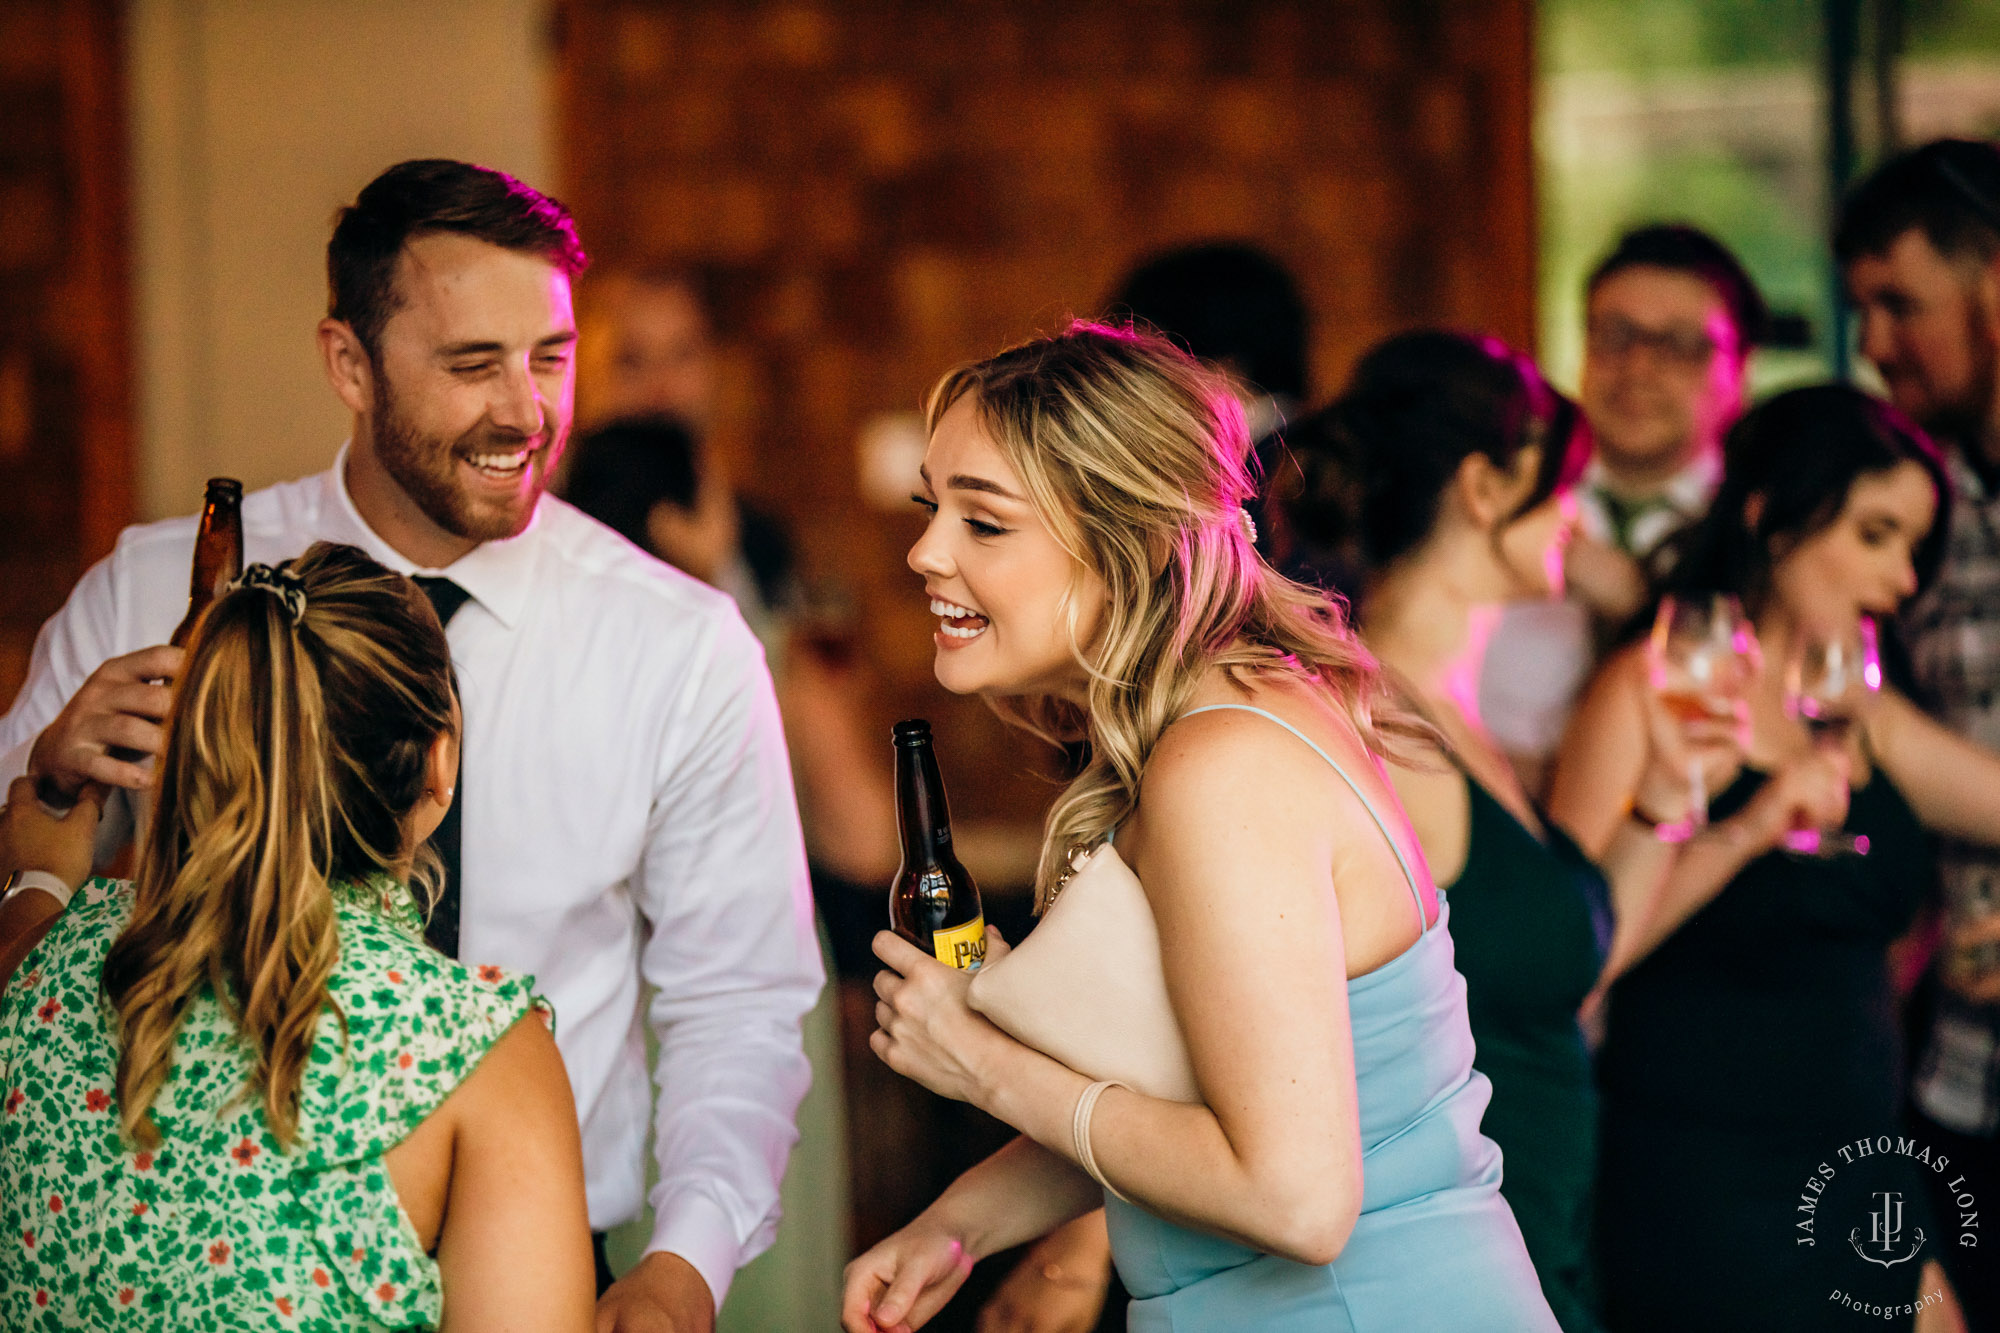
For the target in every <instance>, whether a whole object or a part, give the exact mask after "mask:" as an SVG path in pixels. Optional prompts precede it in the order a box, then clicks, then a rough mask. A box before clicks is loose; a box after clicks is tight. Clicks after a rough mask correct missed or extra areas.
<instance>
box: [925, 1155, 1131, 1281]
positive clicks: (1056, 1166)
mask: <svg viewBox="0 0 2000 1333" xmlns="http://www.w3.org/2000/svg"><path fill="white" fill-rule="evenodd" d="M1103 1202H1104V1194H1103V1191H1101V1190H1100V1189H1098V1187H1097V1184H1096V1182H1095V1181H1093V1180H1091V1178H1090V1177H1089V1176H1086V1175H1085V1174H1084V1173H1083V1172H1082V1171H1081V1170H1079V1169H1078V1168H1077V1167H1076V1166H1075V1165H1074V1164H1072V1163H1071V1162H1070V1160H1069V1159H1068V1158H1067V1157H1062V1156H1059V1155H1057V1154H1056V1153H1053V1152H1050V1151H1049V1150H1048V1149H1047V1148H1044V1147H1043V1146H1042V1145H1041V1144H1039V1143H1036V1142H1035V1141H1034V1140H1033V1139H1030V1138H1027V1137H1026V1136H1023V1137H1021V1138H1018V1139H1015V1140H1014V1141H1013V1142H1012V1143H1009V1144H1008V1145H1007V1146H1006V1147H1004V1148H1002V1149H1001V1150H1000V1151H999V1152H997V1153H994V1154H993V1155H992V1156H991V1157H989V1158H987V1159H986V1160H985V1161H983V1162H981V1163H980V1164H979V1165H977V1166H975V1167H973V1168H972V1169H971V1170H970V1171H967V1172H966V1173H965V1174H964V1175H962V1176H960V1177H959V1178H958V1179H957V1180H955V1181H953V1182H952V1184H951V1187H950V1188H949V1189H947V1190H946V1191H945V1192H944V1193H943V1194H942V1195H940V1196H939V1197H938V1200H937V1202H935V1203H933V1204H932V1205H931V1206H930V1207H929V1208H926V1209H925V1210H924V1213H925V1215H926V1216H927V1217H928V1219H929V1220H931V1221H933V1222H935V1223H937V1224H938V1225H939V1226H941V1227H942V1228H943V1229H944V1230H945V1231H946V1232H948V1233H949V1234H951V1235H954V1236H957V1237H958V1239H959V1241H960V1243H962V1244H963V1245H964V1246H965V1252H966V1254H967V1255H968V1256H969V1257H971V1258H972V1259H974V1260H979V1259H984V1258H986V1257H988V1256H989V1255H994V1254H998V1253H999V1252H1000V1251H1002V1250H1010V1249H1012V1248H1014V1247H1015V1246H1016V1245H1024V1244H1026V1243H1027V1242H1028V1241H1031V1240H1035V1239H1037V1238H1039V1237H1041V1236H1045V1235H1047V1234H1048V1233H1049V1232H1051V1231H1054V1230H1055V1229H1056V1228H1057V1227H1060V1226H1062V1225H1063V1224H1064V1223H1065V1222H1068V1221H1070V1220H1072V1219H1074V1218H1077V1217H1081V1216H1082V1215H1083V1214H1085V1213H1087V1212H1090V1211H1091V1210H1092V1209H1095V1208H1098V1207H1100V1206H1102V1204H1103Z"/></svg>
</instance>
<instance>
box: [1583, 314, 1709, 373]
mask: <svg viewBox="0 0 2000 1333" xmlns="http://www.w3.org/2000/svg"><path fill="white" fill-rule="evenodd" d="M1584 344H1585V347H1586V348H1587V349H1588V351H1589V352H1590V354H1591V355H1593V356H1604V357H1611V358H1614V359H1616V358H1620V357H1625V356H1629V355H1631V354H1632V353H1633V352H1634V351H1635V350H1637V349H1638V348H1641V347H1644V348H1647V349H1648V350H1650V351H1651V352H1652V353H1653V354H1654V355H1656V356H1658V357H1660V358H1661V359H1662V360H1664V361H1668V362H1671V363H1672V364H1674V365H1677V366H1685V367H1687V368H1688V369H1691V370H1698V369H1700V368H1702V367H1703V366H1706V365H1707V364H1708V361H1709V358H1710V357H1712V356H1714V355H1715V352H1716V346H1717V344H1716V341H1715V339H1714V338H1712V337H1710V336H1709V335H1708V333H1707V332H1705V331H1704V330H1701V329H1692V328H1685V327H1684V328H1678V329H1648V328H1643V327H1641V326H1640V325H1637V324H1634V323H1633V322H1632V321H1631V320H1629V319H1621V318H1619V317H1618V316H1615V315H1602V316H1599V317H1597V318H1595V319H1592V320H1591V321H1590V323H1589V324H1588V325H1587V326H1586V327H1585V329H1584Z"/></svg>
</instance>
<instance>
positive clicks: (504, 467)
mask: <svg viewBox="0 0 2000 1333" xmlns="http://www.w3.org/2000/svg"><path fill="white" fill-rule="evenodd" d="M532 452H534V451H533V450H530V449H516V450H514V451H513V452H511V453H504V454H470V455H468V456H467V457H466V461H467V462H468V463H470V464H472V466H474V467H476V468H478V469H479V470H480V471H481V472H491V473H494V474H495V475H497V476H506V475H508V474H509V473H514V472H519V471H520V470H521V469H522V468H523V467H525V466H527V462H528V455H529V454H530V453H532Z"/></svg>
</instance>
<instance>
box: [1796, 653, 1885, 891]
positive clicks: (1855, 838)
mask: <svg viewBox="0 0 2000 1333" xmlns="http://www.w3.org/2000/svg"><path fill="white" fill-rule="evenodd" d="M1881 688H1882V650H1881V644H1880V641H1879V638H1878V636H1877V633H1876V629H1875V621H1874V620H1873V619H1872V618H1870V617H1868V616H1862V617H1860V618H1859V619H1858V620H1856V621H1855V622H1854V624H1852V625H1851V626H1848V627H1847V628H1846V629H1844V630H1839V631H1835V632H1833V633H1830V634H1828V633H1810V632H1809V633H1807V634H1806V635H1805V636H1804V637H1803V638H1801V639H1800V641H1799V644H1798V646H1797V648H1796V649H1795V650H1794V651H1793V652H1792V654H1791V657H1790V659H1789V660H1788V661H1787V662H1786V663H1785V712H1786V714H1787V715H1788V716H1790V717H1793V718H1796V719H1797V720H1798V721H1799V722H1800V723H1801V724H1802V725H1803V726H1804V727H1805V729H1806V731H1807V733H1808V734H1809V735H1811V737H1812V741H1813V745H1814V746H1816V747H1817V748H1818V749H1819V750H1820V751H1821V752H1823V753H1825V754H1827V755H1828V756H1830V757H1833V758H1835V759H1837V760H1838V761H1839V762H1840V763H1842V764H1843V765H1844V764H1845V763H1846V761H1847V736H1848V733H1849V732H1850V731H1852V730H1853V728H1854V719H1855V714H1856V713H1857V712H1859V710H1860V708H1861V707H1862V705H1863V704H1865V703H1866V702H1867V700H1868V697H1869V696H1870V695H1872V694H1875V693H1876V692H1878V691H1879V690H1881ZM1785 850H1786V851H1789V852H1793V853H1796V854H1797V855H1800V856H1865V855H1867V854H1868V836H1867V835H1866V834H1858V835H1857V834H1849V833H1844V832H1842V831H1840V830H1839V829H1793V830H1792V831H1791V832H1790V833H1788V834H1786V835H1785Z"/></svg>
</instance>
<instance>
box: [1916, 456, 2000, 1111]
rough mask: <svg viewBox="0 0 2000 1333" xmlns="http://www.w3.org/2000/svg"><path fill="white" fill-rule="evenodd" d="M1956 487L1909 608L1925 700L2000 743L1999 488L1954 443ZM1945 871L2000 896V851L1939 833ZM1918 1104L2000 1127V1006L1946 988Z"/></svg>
mask: <svg viewBox="0 0 2000 1333" xmlns="http://www.w3.org/2000/svg"><path fill="white" fill-rule="evenodd" d="M1946 456H1947V465H1948V466H1949V468H1950V470H1951V479H1952V484H1953V486H1954V488H1955V489H1956V490H1957V492H1958V494H1957V496H1956V498H1955V499H1954V500H1953V501H1952V503H1951V520H1950V521H1951V528H1950V541H1949V545H1948V546H1947V548H1946V551H1945V559H1944V568H1943V570H1942V571H1941V572H1940V573H1939V575H1938V580H1937V582H1936V584H1935V585H1933V586H1932V587H1931V588H1930V590H1929V591H1927V592H1926V593H1925V594H1924V595H1923V597H1921V598H1920V599H1918V600H1917V601H1916V602H1915V603H1914V604H1912V605H1911V606H1910V608H1909V609H1908V610H1907V611H1906V612H1905V614H1904V616H1903V620H1902V629H1903V634H1904V638H1905V641H1906V642H1907V643H1908V645H1909V650H1910V659H1911V665H1912V667H1913V668H1914V670H1915V674H1916V679H1917V684H1918V687H1919V690H1920V692H1921V694H1922V696H1923V697H1922V702H1923V704H1924V705H1925V706H1926V707H1927V708H1928V709H1929V710H1930V712H1931V714H1932V715H1933V716H1935V717H1936V718H1937V719H1938V720H1939V721H1941V722H1943V723H1944V724H1945V725H1946V726H1948V727H1950V728H1952V729H1953V730H1955V731H1957V732H1958V733H1959V734H1961V735H1963V736H1966V737H1968V738H1969V739H1971V740H1975V741H1977V742H1979V743H1980V744H1981V745H1984V746H1986V747H1987V748H1989V749H1993V750H2000V496H1993V495H1989V494H1988V493H1987V490H1986V487H1985V485H1984V484H1983V483H1982V482H1981V481H1980V479H1979V476H1978V474H1977V473H1975V472H1974V471H1973V470H1972V468H1971V467H1970V466H1968V465H1967V464H1966V462H1965V460H1964V459H1963V458H1962V457H1960V455H1959V453H1958V451H1957V450H1956V449H1948V450H1947V451H1946ZM1938 870H1939V875H1940V878H1941V879H1942V881H1943V888H1944V899H1945V905H1946V907H1947V909H1948V910H1949V909H1954V908H1957V907H1960V906H1962V905H1964V904H1967V903H1971V902H1973V901H1975V900H1976V899H1978V898H1981V897H1984V898H1986V899H1988V900H1989V901H1991V900H2000V851H1996V850H1994V849H1992V848H1987V847H1977V846H1973V845H1970V844H1967V843H1961V842H1956V841H1954V840H1951V839H1943V840H1941V843H1940V846H1939V848H1938ZM1913 1093H1914V1095H1915V1098H1916V1102H1917V1105H1918V1107H1919V1108H1920V1109H1922V1111H1923V1112H1924V1114H1926V1115H1928V1116H1929V1117H1930V1118H1931V1119H1933V1120H1935V1121H1937V1122H1938V1123H1939V1124H1941V1125H1944V1126H1946V1127H1947V1128H1950V1129H1955V1130H1957V1131H1959V1132H1960V1133H1963V1134H1972V1135H1990V1134H1993V1133H1994V1132H1995V1130H1996V1129H2000V1006H1986V1007H1983V1008H1982V1007H1980V1006H1976V1005H1972V1004H1968V1003H1967V1002H1966V1001H1964V1000H1962V999H1960V998H1959V997H1958V996H1957V995H1955V994H1954V993H1952V992H1951V991H1949V990H1944V989H1942V988H1941V989H1940V991H1939V998H1938V1010H1937V1015H1936V1017H1935V1019H1934V1020H1933V1021H1932V1024H1931V1029H1930V1032H1929V1033H1928V1034H1927V1035H1926V1037H1925V1038H1924V1040H1923V1042H1922V1045H1921V1049H1920V1050H1919V1051H1918V1053H1917V1063H1916V1081H1915V1086H1914V1088H1913Z"/></svg>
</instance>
